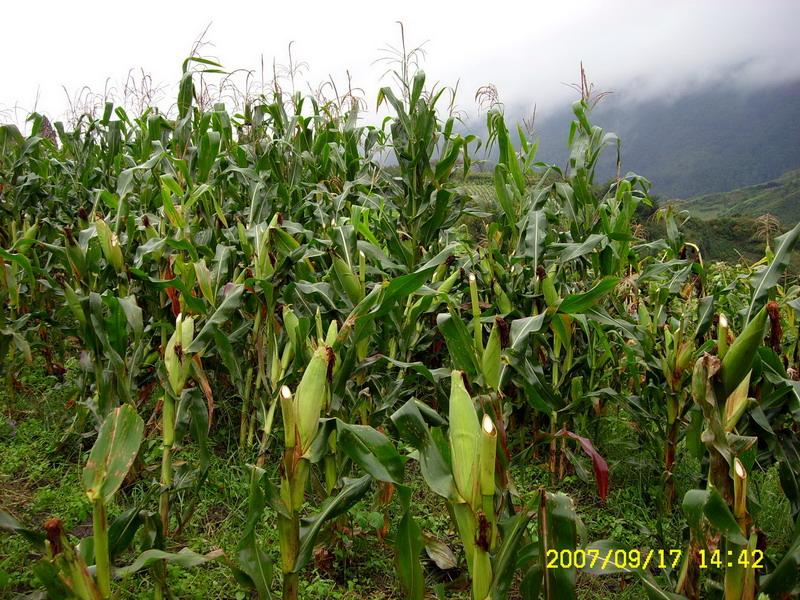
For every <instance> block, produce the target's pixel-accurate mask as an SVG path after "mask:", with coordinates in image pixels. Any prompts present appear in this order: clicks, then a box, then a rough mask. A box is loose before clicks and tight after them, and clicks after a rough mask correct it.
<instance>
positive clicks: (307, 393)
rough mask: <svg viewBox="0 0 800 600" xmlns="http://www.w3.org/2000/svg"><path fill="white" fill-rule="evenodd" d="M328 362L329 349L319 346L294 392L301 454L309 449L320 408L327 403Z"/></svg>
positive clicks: (315, 432) (317, 423) (315, 430)
mask: <svg viewBox="0 0 800 600" xmlns="http://www.w3.org/2000/svg"><path fill="white" fill-rule="evenodd" d="M328 362H329V348H328V347H327V346H320V347H319V348H317V349H316V351H315V352H314V354H313V355H312V357H311V360H310V361H309V363H308V366H307V367H306V370H305V372H304V373H303V378H302V379H301V380H300V384H299V385H298V386H297V390H296V392H295V401H294V406H295V424H296V427H297V431H298V434H299V438H300V447H301V450H302V452H303V453H305V452H306V451H307V450H308V449H309V447H311V442H312V440H313V439H314V436H315V435H316V434H317V428H318V427H319V417H320V413H321V411H322V407H323V406H325V404H326V402H327V398H328V393H329V388H328Z"/></svg>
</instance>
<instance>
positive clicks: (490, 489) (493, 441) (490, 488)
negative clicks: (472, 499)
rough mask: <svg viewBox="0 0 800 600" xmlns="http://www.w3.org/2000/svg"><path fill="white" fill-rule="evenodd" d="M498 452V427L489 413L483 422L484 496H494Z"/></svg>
mask: <svg viewBox="0 0 800 600" xmlns="http://www.w3.org/2000/svg"><path fill="white" fill-rule="evenodd" d="M496 454H497V429H496V428H495V426H494V423H493V422H492V418H491V417H490V416H489V415H486V414H485V415H483V421H482V423H481V447H480V469H481V470H480V480H481V481H480V484H481V494H482V495H483V496H494V467H495V458H496Z"/></svg>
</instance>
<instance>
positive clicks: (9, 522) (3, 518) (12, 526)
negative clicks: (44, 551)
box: [0, 510, 45, 548]
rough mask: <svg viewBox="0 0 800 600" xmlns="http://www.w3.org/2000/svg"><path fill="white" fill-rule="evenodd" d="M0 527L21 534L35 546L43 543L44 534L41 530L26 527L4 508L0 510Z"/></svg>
mask: <svg viewBox="0 0 800 600" xmlns="http://www.w3.org/2000/svg"><path fill="white" fill-rule="evenodd" d="M0 529H3V530H5V531H9V532H11V533H16V534H17V535H21V536H22V537H24V538H25V539H26V540H27V541H28V542H29V543H31V544H33V545H34V546H36V547H37V548H39V547H41V546H42V544H44V540H45V535H44V534H43V533H42V532H41V531H36V530H34V529H28V528H27V527H25V526H24V525H23V524H22V523H20V522H19V521H17V520H16V519H15V518H14V517H12V516H11V515H10V514H8V513H7V512H6V511H4V510H0Z"/></svg>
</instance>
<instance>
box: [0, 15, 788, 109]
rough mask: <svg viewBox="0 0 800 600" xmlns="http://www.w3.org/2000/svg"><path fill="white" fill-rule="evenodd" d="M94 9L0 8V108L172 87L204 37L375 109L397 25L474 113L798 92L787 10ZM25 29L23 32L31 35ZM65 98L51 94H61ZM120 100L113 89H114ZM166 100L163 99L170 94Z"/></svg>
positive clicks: (256, 64) (223, 49)
mask: <svg viewBox="0 0 800 600" xmlns="http://www.w3.org/2000/svg"><path fill="white" fill-rule="evenodd" d="M109 6H110V5H109V4H108V3H105V2H99V1H92V2H85V3H82V4H81V8H80V9H76V7H75V5H72V4H70V3H59V4H50V3H45V2H38V1H30V2H26V3H11V4H10V5H9V6H7V7H4V13H5V14H4V21H5V23H6V24H7V26H6V27H5V28H4V35H3V36H2V38H0V53H2V55H3V56H4V57H6V61H5V65H4V66H5V68H4V76H3V77H4V81H3V86H2V88H0V107H3V106H5V107H9V106H14V105H15V104H18V105H20V106H21V107H23V108H24V109H32V108H33V107H34V103H35V102H36V101H37V100H36V99H37V94H38V104H37V106H38V108H39V109H40V110H44V111H46V112H50V113H51V114H55V115H60V114H62V113H63V111H64V109H65V108H66V104H67V100H66V96H65V93H64V90H63V88H66V90H69V91H70V93H71V94H72V92H73V91H74V90H79V89H80V88H81V86H83V85H88V86H89V87H90V88H92V89H93V90H95V91H101V90H103V89H104V86H105V85H106V82H107V78H111V80H116V81H121V80H124V78H125V76H126V73H127V71H128V69H129V68H131V67H141V68H142V69H144V71H146V72H147V73H149V74H151V75H152V77H153V80H154V82H155V83H157V84H164V85H168V86H169V85H174V83H175V82H176V81H177V80H178V78H179V75H180V63H181V61H182V59H183V58H184V57H185V56H186V55H187V53H188V51H189V49H190V47H191V44H192V41H193V40H194V39H195V38H196V36H197V35H198V34H199V32H201V31H203V29H204V28H205V27H206V25H207V24H208V23H209V22H211V23H212V26H211V28H210V31H209V37H208V39H209V40H211V41H213V42H214V45H213V47H207V48H205V52H207V53H209V54H211V55H214V56H217V57H218V58H219V59H220V60H221V61H222V62H223V64H224V65H225V66H226V67H228V68H231V69H233V68H245V69H253V70H254V72H255V78H256V79H257V78H259V77H260V71H261V62H260V57H262V56H263V57H264V58H265V62H264V64H265V71H266V75H267V76H270V72H271V70H272V59H273V57H278V60H279V61H282V62H285V60H286V49H287V47H288V44H289V42H291V41H294V42H295V44H294V46H293V50H294V53H295V57H296V58H297V59H298V60H302V61H306V62H307V63H308V65H309V68H308V70H307V71H305V72H304V73H302V74H301V79H300V80H298V85H299V87H301V89H307V88H305V86H304V85H303V84H302V80H305V81H309V82H315V83H319V82H321V81H324V80H326V79H327V78H328V76H329V75H332V76H333V77H334V78H335V79H336V80H337V81H338V82H339V85H340V86H341V85H343V82H344V81H345V73H346V71H349V72H350V74H351V76H352V79H353V81H354V83H355V84H356V85H358V86H360V87H362V88H364V91H365V96H366V99H367V100H368V102H369V105H370V106H371V107H374V99H375V97H376V92H377V89H378V87H379V86H380V85H381V79H380V77H381V74H382V73H383V71H384V70H385V65H381V64H376V63H375V62H374V61H375V59H377V58H379V56H380V55H381V54H380V52H379V48H381V47H384V46H385V45H386V44H387V42H388V43H392V44H394V45H397V44H398V43H399V40H398V27H397V25H396V23H395V21H398V20H402V21H403V22H404V23H405V27H406V32H407V41H408V43H409V44H410V45H414V44H417V43H421V42H423V41H426V40H427V43H426V44H425V46H424V48H425V50H426V51H427V58H426V60H425V63H424V68H425V70H426V72H427V73H428V74H429V77H430V78H431V79H435V80H438V81H440V82H442V83H443V84H447V85H455V84H456V83H458V85H459V90H460V92H461V93H460V95H459V104H460V106H461V107H462V108H464V109H466V110H467V111H468V112H474V111H475V103H474V100H473V95H474V92H475V90H476V89H477V88H478V87H479V86H480V85H483V84H485V83H488V82H491V83H493V84H495V85H496V86H497V88H498V90H499V91H500V93H501V97H502V99H503V100H504V101H505V102H506V103H507V104H509V105H517V106H532V105H533V104H534V103H536V104H537V105H538V107H539V112H540V114H546V113H547V112H548V111H552V110H555V109H556V108H559V107H560V106H562V105H563V103H565V102H567V101H568V100H569V99H570V98H574V95H575V92H574V91H573V90H570V89H569V88H568V87H567V86H565V85H563V83H564V82H573V81H576V80H577V79H578V64H579V62H580V61H581V60H582V61H584V64H585V65H586V67H587V71H588V73H589V76H590V78H591V79H592V80H593V81H595V82H597V84H598V86H599V87H600V88H602V89H610V90H614V91H615V92H617V94H619V95H621V96H623V97H624V98H626V99H629V100H642V99H649V98H652V97H654V96H661V97H668V96H670V95H672V96H676V95H680V94H682V93H684V92H685V91H687V90H690V89H692V88H694V87H696V86H701V85H706V84H715V83H719V82H728V83H734V84H735V85H738V86H743V87H748V86H754V85H763V84H765V83H772V82H779V81H785V80H790V79H793V78H800V61H798V60H797V56H800V36H797V35H796V31H795V30H796V24H797V23H798V22H800V3H797V2H795V1H793V0H764V1H759V2H753V1H747V0H738V1H730V0H728V1H722V0H706V1H702V2H689V1H685V0H671V1H658V2H657V1H655V0H654V1H634V0H595V1H589V0H572V1H570V2H562V3H553V2H542V1H540V0H538V1H534V2H524V3H522V2H519V3H517V2H507V1H505V2H503V1H501V2H485V1H482V2H432V1H430V0H425V1H419V0H408V1H407V2H404V3H402V5H396V3H381V2H374V1H373V2H366V1H363V0H357V1H348V2H339V3H337V2H304V3H294V2H281V3H271V2H270V3H267V2H260V3H249V2H247V3H245V2H242V3H236V2H227V3H218V2H211V1H208V0H201V1H198V2H155V1H151V0H145V1H142V2H138V3H136V4H126V5H116V6H124V10H123V9H119V8H117V9H110V8H109ZM31 23H35V26H32V25H31ZM62 86H63V87H62ZM116 87H117V90H118V91H119V88H120V87H121V85H119V84H118V85H117V86H116ZM172 93H173V92H172V91H170V92H169V94H172Z"/></svg>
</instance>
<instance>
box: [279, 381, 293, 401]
mask: <svg viewBox="0 0 800 600" xmlns="http://www.w3.org/2000/svg"><path fill="white" fill-rule="evenodd" d="M281 398H282V399H283V400H291V399H292V390H290V389H289V386H287V385H282V386H281Z"/></svg>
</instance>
